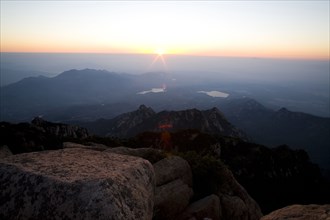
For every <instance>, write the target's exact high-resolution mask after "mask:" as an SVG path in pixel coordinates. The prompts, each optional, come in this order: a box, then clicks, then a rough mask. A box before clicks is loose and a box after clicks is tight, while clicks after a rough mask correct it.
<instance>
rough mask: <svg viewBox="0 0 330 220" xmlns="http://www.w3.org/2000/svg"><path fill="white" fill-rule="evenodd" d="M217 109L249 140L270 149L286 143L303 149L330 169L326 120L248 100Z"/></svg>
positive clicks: (329, 120) (329, 134)
mask: <svg viewBox="0 0 330 220" xmlns="http://www.w3.org/2000/svg"><path fill="white" fill-rule="evenodd" d="M221 110H222V111H223V112H224V113H225V115H226V117H227V118H228V120H229V121H230V122H231V123H232V124H233V125H235V126H236V127H238V128H240V129H242V130H243V131H244V132H246V134H247V135H248V136H249V137H251V138H252V139H253V141H255V142H257V143H259V144H263V145H266V146H270V147H275V146H279V145H282V144H287V145H289V146H290V147H292V148H294V149H304V150H306V151H307V152H308V154H309V155H310V157H311V159H312V160H313V161H314V162H317V163H318V164H319V165H321V167H327V168H328V169H329V168H330V156H329V155H330V118H324V117H318V116H314V115H310V114H306V113H302V112H293V111H289V110H288V109H286V108H281V109H279V110H277V111H274V110H271V109H268V108H266V107H264V106H263V105H261V104H260V103H258V102H257V101H255V100H253V99H249V98H245V99H240V100H238V99H237V100H231V101H230V103H227V104H226V105H224V106H223V108H221Z"/></svg>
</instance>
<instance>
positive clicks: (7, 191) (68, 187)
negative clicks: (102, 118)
mask: <svg viewBox="0 0 330 220" xmlns="http://www.w3.org/2000/svg"><path fill="white" fill-rule="evenodd" d="M154 187H155V181H154V171H153V168H152V165H151V164H150V163H149V162H148V161H146V160H143V159H141V158H137V157H131V156H126V155H119V154H114V153H110V152H99V151H94V150H86V149H73V148H72V149H63V150H56V151H43V152H34V153H25V154H18V155H14V156H11V157H7V158H4V159H2V160H1V162H0V188H1V192H0V219H125V220H126V219H151V218H152V216H153V201H154ZM182 189H184V188H182ZM182 189H181V190H182ZM173 193H174V192H173Z"/></svg>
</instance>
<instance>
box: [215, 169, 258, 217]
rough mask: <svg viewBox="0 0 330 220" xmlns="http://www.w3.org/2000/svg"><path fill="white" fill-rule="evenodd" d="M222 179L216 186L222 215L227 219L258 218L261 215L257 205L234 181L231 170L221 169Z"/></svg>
mask: <svg viewBox="0 0 330 220" xmlns="http://www.w3.org/2000/svg"><path fill="white" fill-rule="evenodd" d="M221 172H222V174H221V176H222V179H223V181H222V182H221V183H220V185H219V186H218V192H217V195H218V196H219V198H220V204H221V210H222V217H221V219H224V220H225V219H228V220H245V219H246V220H259V219H260V218H261V217H262V213H261V209H260V207H259V205H258V204H257V203H256V202H255V201H254V200H253V199H252V198H251V197H250V195H249V194H248V193H247V192H246V190H245V189H244V188H243V187H242V186H241V185H240V184H239V183H238V182H237V181H236V179H235V178H234V176H233V174H232V172H231V171H230V170H228V169H227V168H224V169H222V171H221Z"/></svg>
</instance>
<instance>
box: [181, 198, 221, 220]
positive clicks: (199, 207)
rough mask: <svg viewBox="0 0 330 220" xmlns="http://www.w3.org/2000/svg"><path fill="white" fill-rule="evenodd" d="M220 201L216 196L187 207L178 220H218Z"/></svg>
mask: <svg viewBox="0 0 330 220" xmlns="http://www.w3.org/2000/svg"><path fill="white" fill-rule="evenodd" d="M220 216H221V209H220V200H219V197H218V196H216V195H214V194H213V195H210V196H207V197H205V198H203V199H201V200H198V201H196V202H194V203H192V204H190V205H189V207H188V208H187V209H186V210H185V211H184V213H183V214H182V215H181V216H180V217H179V218H178V219H179V220H188V219H197V220H199V219H214V220H217V219H220Z"/></svg>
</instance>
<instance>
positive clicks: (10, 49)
mask: <svg viewBox="0 0 330 220" xmlns="http://www.w3.org/2000/svg"><path fill="white" fill-rule="evenodd" d="M61 46H63V47H61ZM168 51H169V52H166V53H165V51H163V52H160V51H158V52H157V51H153V50H143V49H130V48H119V47H117V48H116V47H108V48H106V47H95V48H91V47H87V46H85V47H78V48H77V47H76V46H74V45H71V46H69V45H68V46H64V45H59V46H57V45H55V44H53V46H52V47H46V46H45V47H41V45H40V44H39V45H37V44H26V45H24V44H14V43H13V44H6V45H1V48H0V52H3V53H100V54H102V53H104V54H107V53H108V54H150V55H152V54H156V57H155V59H154V61H153V64H154V63H156V62H157V61H158V60H160V61H161V62H162V63H163V65H164V66H166V62H165V60H164V55H188V56H219V57H255V58H279V59H281V58H283V59H316V60H330V52H329V51H324V50H323V51H322V50H316V49H311V50H309V51H307V50H295V51H292V50H289V49H286V50H285V49H281V48H278V49H273V50H270V49H268V50H267V49H264V50H248V49H245V50H243V49H242V50H238V49H237V50H234V49H233V50H230V49H227V50H224V49H219V50H215V49H214V50H188V49H186V50H168Z"/></svg>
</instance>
